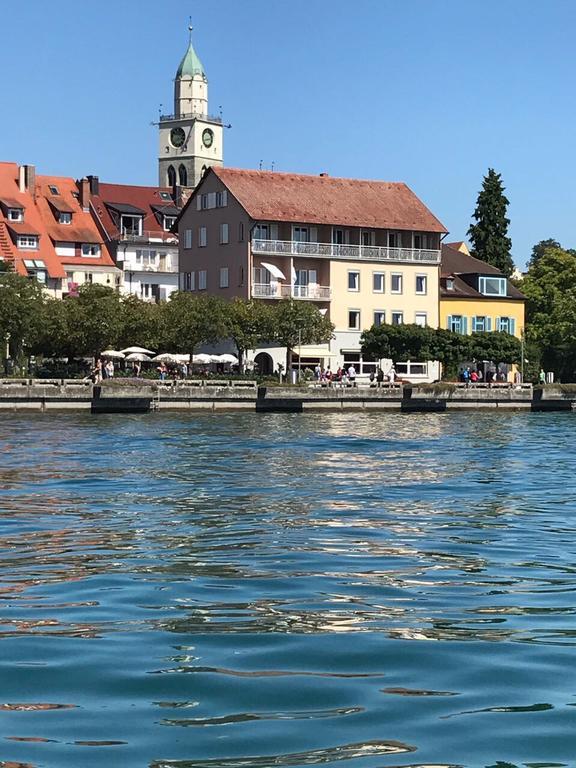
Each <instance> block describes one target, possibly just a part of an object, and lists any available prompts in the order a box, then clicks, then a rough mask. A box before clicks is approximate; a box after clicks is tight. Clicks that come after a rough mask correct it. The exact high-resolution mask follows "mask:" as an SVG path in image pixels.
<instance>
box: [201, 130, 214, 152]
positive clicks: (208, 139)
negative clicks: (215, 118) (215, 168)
mask: <svg viewBox="0 0 576 768" xmlns="http://www.w3.org/2000/svg"><path fill="white" fill-rule="evenodd" d="M213 141H214V134H213V133H212V131H211V130H210V128H205V129H204V130H203V131H202V143H203V144H204V146H205V147H211V146H212V142H213Z"/></svg>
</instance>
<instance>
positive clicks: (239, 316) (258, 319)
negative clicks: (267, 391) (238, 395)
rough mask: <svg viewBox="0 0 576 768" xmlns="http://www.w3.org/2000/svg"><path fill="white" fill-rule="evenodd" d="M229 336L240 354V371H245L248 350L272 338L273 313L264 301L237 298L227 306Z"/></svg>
mask: <svg viewBox="0 0 576 768" xmlns="http://www.w3.org/2000/svg"><path fill="white" fill-rule="evenodd" d="M226 322H227V328H228V336H229V337H230V338H231V339H232V341H233V342H234V344H235V346H236V350H237V352H238V361H239V366H240V370H241V371H242V370H244V358H245V355H246V352H247V350H249V349H255V348H256V347H257V346H258V344H261V343H262V342H263V341H266V340H268V339H270V338H272V335H273V333H272V311H271V307H270V305H269V304H266V303H265V302H263V301H252V300H248V301H246V300H245V299H239V298H236V299H234V300H233V301H231V302H230V303H229V304H228V305H227V306H226Z"/></svg>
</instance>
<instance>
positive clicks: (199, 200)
mask: <svg viewBox="0 0 576 768" xmlns="http://www.w3.org/2000/svg"><path fill="white" fill-rule="evenodd" d="M196 210H197V211H201V210H202V195H197V197H196Z"/></svg>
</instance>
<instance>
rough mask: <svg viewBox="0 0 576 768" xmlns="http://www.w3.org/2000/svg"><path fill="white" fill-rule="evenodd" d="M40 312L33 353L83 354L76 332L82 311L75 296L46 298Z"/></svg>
mask: <svg viewBox="0 0 576 768" xmlns="http://www.w3.org/2000/svg"><path fill="white" fill-rule="evenodd" d="M41 313H42V315H41V323H40V332H39V334H38V336H37V338H36V343H35V344H34V346H33V347H32V350H31V351H32V353H33V354H35V355H42V356H43V357H67V358H74V357H79V356H80V355H82V354H84V348H83V347H81V346H80V338H79V334H78V328H79V327H80V325H81V323H82V312H81V308H80V305H79V303H78V301H77V300H76V299H75V298H67V299H63V300H60V299H52V298H49V299H46V300H45V302H44V304H43V306H42V309H41Z"/></svg>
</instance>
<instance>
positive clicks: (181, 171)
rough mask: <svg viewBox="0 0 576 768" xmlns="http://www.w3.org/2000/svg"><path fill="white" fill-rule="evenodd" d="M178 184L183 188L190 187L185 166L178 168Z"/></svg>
mask: <svg viewBox="0 0 576 768" xmlns="http://www.w3.org/2000/svg"><path fill="white" fill-rule="evenodd" d="M178 182H179V184H180V186H181V187H187V186H188V171H187V170H186V168H185V167H184V166H183V165H181V166H180V167H179V168H178Z"/></svg>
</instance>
